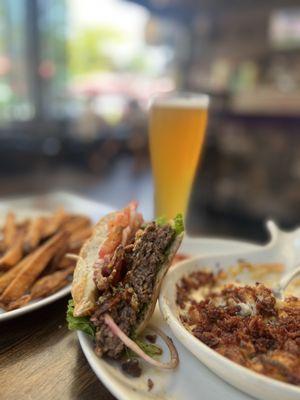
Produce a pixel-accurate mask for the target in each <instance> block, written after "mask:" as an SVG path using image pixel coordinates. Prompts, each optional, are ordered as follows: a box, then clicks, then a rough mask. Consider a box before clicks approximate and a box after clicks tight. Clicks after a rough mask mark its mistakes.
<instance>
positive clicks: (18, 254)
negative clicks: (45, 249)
mask: <svg viewBox="0 0 300 400" xmlns="http://www.w3.org/2000/svg"><path fill="white" fill-rule="evenodd" d="M22 257H23V237H22V235H21V234H18V236H17V237H16V238H15V240H14V242H13V244H12V245H11V246H10V247H9V248H8V249H7V250H6V252H5V253H4V254H3V256H2V257H1V258H0V269H2V270H8V269H10V268H11V267H13V266H14V265H16V264H17V262H19V261H20V260H21V258H22Z"/></svg>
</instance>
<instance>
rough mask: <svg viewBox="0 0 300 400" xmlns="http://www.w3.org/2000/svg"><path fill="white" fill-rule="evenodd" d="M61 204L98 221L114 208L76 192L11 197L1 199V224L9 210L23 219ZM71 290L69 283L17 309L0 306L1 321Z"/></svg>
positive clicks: (56, 298) (25, 312)
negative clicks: (7, 309)
mask: <svg viewBox="0 0 300 400" xmlns="http://www.w3.org/2000/svg"><path fill="white" fill-rule="evenodd" d="M59 206H63V207H64V208H65V209H66V210H67V211H69V212H74V213H80V214H85V215H87V216H88V217H90V218H91V220H92V221H93V222H96V221H97V220H98V219H99V218H100V217H101V216H103V215H105V214H107V213H108V212H111V211H112V209H111V208H110V207H108V206H106V205H103V204H100V203H96V202H94V201H90V200H87V199H84V198H82V197H80V196H77V195H75V194H72V193H67V192H55V193H51V194H47V195H42V196H32V197H23V198H14V199H11V198H10V199H7V200H3V201H0V225H1V224H2V223H3V220H4V218H5V215H6V212H7V211H8V210H13V211H14V212H15V213H16V216H17V218H18V219H20V220H21V219H23V218H26V217H28V216H36V215H41V214H45V213H47V212H49V211H52V210H54V209H55V208H57V207H59ZM70 290H71V285H68V286H66V287H64V288H62V289H61V290H59V291H58V292H56V293H54V294H52V295H51V296H48V297H46V298H45V299H42V300H37V301H33V302H30V303H29V304H28V305H26V306H24V307H21V308H18V309H17V310H12V311H4V310H2V309H1V308H0V322H1V321H4V320H8V319H10V318H15V317H17V316H19V315H24V314H27V313H29V312H31V311H34V310H36V309H38V308H41V307H44V306H46V305H47V304H50V303H53V302H54V301H56V300H58V299H60V298H62V297H64V296H66V295H67V294H69V293H70Z"/></svg>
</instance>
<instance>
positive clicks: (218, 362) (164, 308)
mask: <svg viewBox="0 0 300 400" xmlns="http://www.w3.org/2000/svg"><path fill="white" fill-rule="evenodd" d="M268 228H269V231H270V232H271V236H272V239H271V241H270V243H269V244H268V245H266V246H264V247H262V248H261V249H259V250H252V251H248V252H244V253H236V254H229V255H228V254H227V255H223V256H222V255H216V256H214V255H209V256H203V257H201V256H200V257H196V258H193V259H188V260H185V261H182V262H181V263H179V264H177V265H176V266H175V267H174V268H171V269H170V271H169V273H168V274H167V276H166V279H165V280H164V282H163V285H162V289H161V294H160V298H159V305H160V309H161V312H162V314H163V316H164V319H165V320H166V322H167V323H168V325H169V326H170V328H171V330H172V332H173V333H174V335H175V336H176V338H177V339H178V340H179V341H180V342H181V343H182V344H183V345H184V346H185V347H186V348H187V349H188V350H189V351H190V352H191V353H192V354H194V356H196V357H197V358H198V359H199V360H200V361H201V362H202V363H203V364H205V365H206V366H207V367H208V368H210V369H211V370H212V371H213V372H214V373H215V374H217V375H218V376H220V377H221V378H222V379H224V380H225V381H227V382H228V383H230V384H231V385H233V386H235V387H236V388H238V389H240V390H242V391H244V392H245V393H248V394H250V395H251V396H255V397H257V398H258V399H261V400H299V399H300V388H299V387H297V386H294V385H291V384H288V383H284V382H280V381H278V380H275V379H272V378H269V377H266V376H264V375H262V374H258V373H256V372H254V371H251V370H250V369H248V368H245V367H243V366H240V365H239V364H237V363H235V362H233V361H231V360H229V359H227V358H225V357H223V356H222V355H220V354H218V353H217V352H216V351H214V350H212V349H210V348H209V347H208V346H206V345H205V344H204V343H202V342H201V341H200V340H198V339H197V338H195V337H194V336H193V335H192V334H191V333H190V332H188V330H187V329H186V328H185V327H184V326H183V324H182V323H181V321H180V319H179V309H178V306H177V304H176V284H177V283H178V282H179V281H180V280H181V278H182V277H183V276H185V275H188V274H189V273H191V272H194V271H197V270H200V269H203V268H207V267H208V268H210V269H211V270H213V271H214V270H216V269H217V267H218V265H219V266H221V268H223V269H224V270H226V269H227V268H228V267H230V266H232V265H235V264H236V262H237V260H239V259H245V260H247V261H249V262H252V263H265V262H279V263H283V264H284V265H285V266H286V269H291V268H293V266H295V264H296V263H298V262H299V256H300V231H299V229H298V230H297V231H295V232H292V233H285V232H281V231H279V230H278V228H277V227H276V226H275V225H274V224H273V223H268Z"/></svg>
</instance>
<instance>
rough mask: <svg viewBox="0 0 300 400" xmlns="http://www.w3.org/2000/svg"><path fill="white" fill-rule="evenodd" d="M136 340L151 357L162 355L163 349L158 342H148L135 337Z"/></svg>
mask: <svg viewBox="0 0 300 400" xmlns="http://www.w3.org/2000/svg"><path fill="white" fill-rule="evenodd" d="M134 341H135V343H136V344H137V345H138V346H139V347H140V348H141V349H142V350H143V351H144V352H145V353H146V354H148V356H150V357H155V356H160V355H161V354H162V349H161V348H160V347H159V346H157V345H156V344H152V343H146V342H145V341H144V340H143V339H140V338H135V339H134Z"/></svg>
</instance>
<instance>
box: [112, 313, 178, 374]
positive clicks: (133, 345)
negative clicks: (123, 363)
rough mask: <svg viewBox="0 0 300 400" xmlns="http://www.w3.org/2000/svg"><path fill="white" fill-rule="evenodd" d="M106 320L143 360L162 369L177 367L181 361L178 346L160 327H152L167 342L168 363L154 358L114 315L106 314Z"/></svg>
mask: <svg viewBox="0 0 300 400" xmlns="http://www.w3.org/2000/svg"><path fill="white" fill-rule="evenodd" d="M104 321H105V323H106V324H107V325H108V327H109V328H110V330H111V331H112V333H113V334H114V335H116V336H118V338H119V339H120V340H121V341H122V342H123V343H124V344H125V346H126V347H128V348H129V349H130V350H132V351H133V352H134V353H136V354H137V355H138V356H140V357H141V358H142V359H143V360H145V361H146V362H147V363H149V364H151V365H153V366H154V367H157V368H162V369H174V368H176V367H177V365H178V363H179V357H178V353H177V350H176V347H175V346H174V343H173V341H172V339H171V338H169V337H168V336H167V335H166V334H165V333H163V332H162V331H161V330H160V329H158V328H156V327H151V328H150V329H152V330H153V331H155V332H156V333H157V334H158V335H159V336H160V337H161V338H162V339H163V341H164V342H165V343H166V344H167V346H168V348H169V350H170V354H171V360H170V361H169V362H167V363H162V362H160V361H157V360H155V359H154V358H152V357H150V356H148V354H146V353H145V352H144V351H143V350H142V349H141V348H140V347H139V346H138V345H137V344H136V343H135V342H134V341H133V340H132V339H130V338H129V337H128V336H127V335H125V333H124V332H123V331H122V330H121V329H120V328H119V327H118V325H117V324H116V323H115V321H114V320H113V319H112V317H111V316H110V315H109V314H105V315H104Z"/></svg>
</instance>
